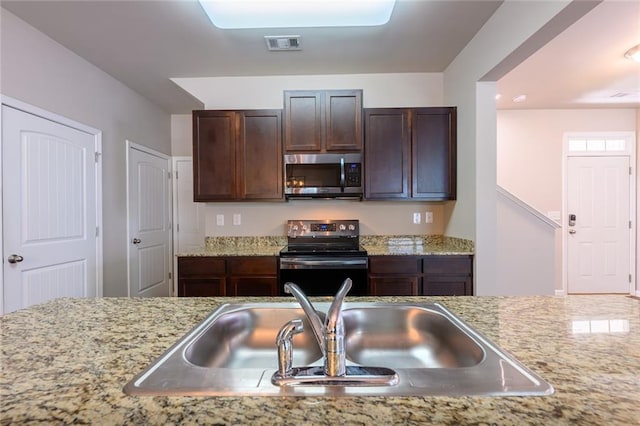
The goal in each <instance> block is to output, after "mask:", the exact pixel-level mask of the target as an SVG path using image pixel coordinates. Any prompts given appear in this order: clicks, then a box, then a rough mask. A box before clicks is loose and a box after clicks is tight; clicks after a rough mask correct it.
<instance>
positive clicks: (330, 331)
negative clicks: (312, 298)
mask: <svg viewBox="0 0 640 426" xmlns="http://www.w3.org/2000/svg"><path fill="white" fill-rule="evenodd" d="M349 290H351V279H349V278H347V279H346V280H344V282H343V283H342V286H341V287H340V290H338V293H336V296H335V297H334V299H333V302H332V303H331V306H330V307H329V311H328V312H327V316H326V318H325V321H324V325H323V324H322V320H321V319H320V315H318V312H317V311H316V310H315V308H314V307H313V305H312V304H311V302H309V299H308V298H307V296H306V295H305V294H304V293H303V292H302V290H301V289H300V287H298V286H297V285H296V284H294V283H290V282H289V283H286V284H285V285H284V291H285V293H289V294H292V295H293V296H294V297H295V298H296V300H297V301H298V303H300V306H301V307H302V310H303V311H304V313H305V315H306V316H307V318H308V320H309V323H310V324H311V329H312V331H313V335H314V336H315V338H316V340H317V342H318V346H320V350H321V351H322V355H323V356H324V373H325V375H327V376H329V377H338V376H344V375H345V374H346V371H347V369H346V365H347V362H346V356H345V347H344V321H343V319H342V303H343V302H344V298H345V297H346V295H347V293H348V292H349Z"/></svg>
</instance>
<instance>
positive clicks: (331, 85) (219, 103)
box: [171, 73, 444, 236]
mask: <svg viewBox="0 0 640 426" xmlns="http://www.w3.org/2000/svg"><path fill="white" fill-rule="evenodd" d="M175 81H176V83H177V84H178V85H180V86H181V87H183V88H184V89H185V90H187V91H188V92H189V93H191V94H192V95H193V96H195V97H196V98H198V99H199V100H200V101H202V102H203V103H204V104H205V107H206V108H208V109H260V108H282V107H283V99H284V97H283V91H284V90H310V89H363V104H364V106H365V108H368V107H371V108H372V107H400V106H407V107H412V106H441V105H443V104H442V74H439V73H408V74H357V75H322V76H271V77H220V78H181V79H175ZM171 123H172V137H171V139H172V142H171V149H172V154H173V155H180V156H191V155H192V145H191V139H192V123H191V116H190V115H174V116H172V117H171ZM426 210H430V211H432V212H433V216H434V222H433V223H432V224H425V223H424V213H425V211H426ZM443 211H444V208H443V204H442V203H426V202H369V201H367V202H358V201H329V200H302V201H290V202H286V203H209V204H208V205H207V208H206V226H205V230H206V234H207V235H208V236H245V235H280V236H282V235H285V228H284V224H285V223H286V220H287V219H319V218H333V219H359V220H360V221H361V233H362V234H363V235H370V234H380V235H399V234H411V235H414V234H417V235H421V234H442V233H443V231H444V213H443ZM414 212H419V213H421V215H422V217H423V221H422V223H421V224H419V225H416V224H414V223H413V221H412V218H413V213H414ZM234 213H239V214H240V215H241V225H239V226H234V225H232V219H233V214H234ZM219 214H221V215H223V216H224V218H225V225H224V226H218V225H216V217H217V215H219Z"/></svg>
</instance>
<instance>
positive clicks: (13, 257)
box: [7, 254, 24, 263]
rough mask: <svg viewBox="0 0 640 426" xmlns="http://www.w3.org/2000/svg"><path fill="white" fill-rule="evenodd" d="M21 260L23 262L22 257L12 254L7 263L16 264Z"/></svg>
mask: <svg viewBox="0 0 640 426" xmlns="http://www.w3.org/2000/svg"><path fill="white" fill-rule="evenodd" d="M23 260H24V257H22V256H20V255H19V254H12V255H11V256H9V257H8V258H7V262H9V263H18V262H22V261H23Z"/></svg>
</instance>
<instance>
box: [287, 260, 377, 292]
mask: <svg viewBox="0 0 640 426" xmlns="http://www.w3.org/2000/svg"><path fill="white" fill-rule="evenodd" d="M367 266H368V260H367V257H366V256H364V257H363V256H335V257H334V256H293V257H282V256H281V257H280V293H281V294H283V287H284V284H285V283H287V282H292V283H294V284H296V285H298V287H300V288H301V289H302V291H303V292H304V293H305V294H306V295H307V296H335V294H336V293H337V292H338V290H339V289H340V286H341V285H342V283H343V281H344V280H345V279H347V278H351V281H352V282H353V285H352V287H351V291H349V295H350V296H366V295H367Z"/></svg>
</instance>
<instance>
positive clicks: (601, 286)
mask: <svg viewBox="0 0 640 426" xmlns="http://www.w3.org/2000/svg"><path fill="white" fill-rule="evenodd" d="M567 178H568V186H567V191H568V193H567V208H568V215H569V216H568V217H567V218H566V219H567V222H566V223H567V227H566V229H567V230H568V233H569V235H568V258H567V267H568V280H567V288H568V293H628V292H629V276H630V275H629V274H630V259H629V244H630V243H629V241H630V229H629V226H630V225H629V218H630V211H629V203H630V201H629V185H630V177H629V157H626V156H625V157H622V156H620V157H618V156H604V157H597V156H593V157H587V156H585V157H568V174H567Z"/></svg>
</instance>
